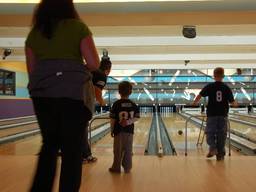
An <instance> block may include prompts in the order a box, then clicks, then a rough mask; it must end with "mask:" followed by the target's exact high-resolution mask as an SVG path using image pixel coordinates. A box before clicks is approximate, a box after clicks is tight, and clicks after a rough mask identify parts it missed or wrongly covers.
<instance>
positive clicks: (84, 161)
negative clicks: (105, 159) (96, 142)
mask: <svg viewBox="0 0 256 192" xmlns="http://www.w3.org/2000/svg"><path fill="white" fill-rule="evenodd" d="M97 160H98V159H97V158H96V157H93V156H89V157H86V158H84V159H83V163H95V162H96V161H97Z"/></svg>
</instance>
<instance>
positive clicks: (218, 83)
mask: <svg viewBox="0 0 256 192" xmlns="http://www.w3.org/2000/svg"><path fill="white" fill-rule="evenodd" d="M223 78H224V69H223V68H221V67H218V68H216V69H214V80H215V82H214V83H209V84H208V85H206V86H205V87H204V88H203V89H202V90H201V92H200V93H199V95H198V96H197V97H196V99H195V100H194V103H193V105H196V104H197V103H198V102H199V100H200V99H201V97H208V106H207V123H206V130H205V133H206V139H207V144H208V145H209V146H210V149H209V153H208V154H207V157H208V158H210V157H213V156H215V155H216V157H217V160H223V159H224V156H225V142H226V137H227V116H228V111H229V103H231V105H233V106H236V105H237V103H236V102H235V100H234V97H233V93H232V91H231V89H230V88H229V87H228V86H227V85H226V84H224V83H223V82H222V80H223Z"/></svg>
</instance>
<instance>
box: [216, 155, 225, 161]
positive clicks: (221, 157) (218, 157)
mask: <svg viewBox="0 0 256 192" xmlns="http://www.w3.org/2000/svg"><path fill="white" fill-rule="evenodd" d="M224 159H225V157H224V156H223V155H216V160H217V161H224Z"/></svg>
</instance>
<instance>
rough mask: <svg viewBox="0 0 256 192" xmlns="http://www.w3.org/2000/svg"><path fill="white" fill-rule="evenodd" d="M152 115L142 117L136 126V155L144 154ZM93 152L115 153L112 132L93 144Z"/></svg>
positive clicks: (99, 153)
mask: <svg viewBox="0 0 256 192" xmlns="http://www.w3.org/2000/svg"><path fill="white" fill-rule="evenodd" d="M151 121H152V116H148V117H141V118H140V119H139V120H138V121H137V122H136V123H135V128H134V137H133V153H134V154H136V155H144V150H145V146H146V142H147V140H148V132H149V128H150V125H151ZM92 147H93V149H92V151H93V153H94V154H95V155H103V154H104V155H113V138H112V137H111V136H110V134H108V135H106V136H105V137H103V138H102V139H101V140H99V141H98V142H97V143H96V144H94V145H93V146H92Z"/></svg>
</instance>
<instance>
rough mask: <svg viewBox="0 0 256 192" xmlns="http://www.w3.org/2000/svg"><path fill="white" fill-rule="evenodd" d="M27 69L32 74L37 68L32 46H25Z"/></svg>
mask: <svg viewBox="0 0 256 192" xmlns="http://www.w3.org/2000/svg"><path fill="white" fill-rule="evenodd" d="M25 54H26V64H27V71H28V73H29V74H31V73H32V72H33V70H34V68H35V64H36V58H35V55H34V53H33V51H32V49H31V48H29V47H25Z"/></svg>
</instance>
